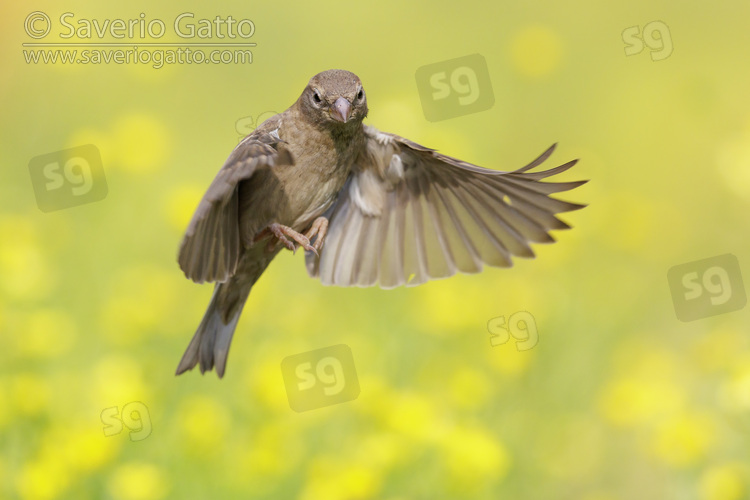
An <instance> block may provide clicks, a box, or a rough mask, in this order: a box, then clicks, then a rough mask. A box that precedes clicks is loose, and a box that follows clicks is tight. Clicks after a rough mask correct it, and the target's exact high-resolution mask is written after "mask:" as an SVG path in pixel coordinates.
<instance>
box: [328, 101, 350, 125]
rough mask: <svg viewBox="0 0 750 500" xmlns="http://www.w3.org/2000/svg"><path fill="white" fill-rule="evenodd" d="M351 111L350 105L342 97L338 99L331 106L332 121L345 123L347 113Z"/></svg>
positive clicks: (347, 116)
mask: <svg viewBox="0 0 750 500" xmlns="http://www.w3.org/2000/svg"><path fill="white" fill-rule="evenodd" d="M351 109H352V105H351V103H350V102H349V101H347V100H346V99H344V98H343V97H339V98H338V99H336V102H334V103H333V106H331V116H332V117H333V119H334V120H338V121H340V122H341V123H346V122H347V120H349V112H350V111H351Z"/></svg>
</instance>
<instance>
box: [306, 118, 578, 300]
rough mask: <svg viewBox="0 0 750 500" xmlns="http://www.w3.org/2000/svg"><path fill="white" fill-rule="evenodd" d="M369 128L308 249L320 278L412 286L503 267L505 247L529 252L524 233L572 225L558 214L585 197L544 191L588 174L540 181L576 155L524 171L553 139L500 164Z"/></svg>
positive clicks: (532, 237) (507, 262)
mask: <svg viewBox="0 0 750 500" xmlns="http://www.w3.org/2000/svg"><path fill="white" fill-rule="evenodd" d="M366 135H367V154H366V155H365V157H364V158H363V159H362V161H361V162H360V163H359V164H358V165H357V166H356V167H355V169H354V172H353V174H352V176H351V177H350V178H349V180H348V181H347V184H346V185H345V186H344V188H343V190H342V191H341V193H340V195H339V197H338V200H337V201H336V203H335V205H334V206H333V207H332V208H331V210H330V211H329V215H330V226H329V229H328V235H327V237H326V240H325V244H324V246H323V249H322V251H321V253H320V258H319V259H318V258H317V257H315V256H314V255H312V254H309V255H307V256H306V259H307V268H308V272H309V273H310V275H311V276H313V277H316V276H319V277H320V280H321V282H322V283H323V284H324V285H337V286H362V287H365V286H372V285H375V284H379V285H380V286H381V287H383V288H392V287H396V286H399V285H403V284H406V285H407V286H413V285H418V284H420V283H424V282H426V281H427V280H430V279H436V278H444V277H447V276H451V275H453V274H455V273H456V272H457V271H460V272H464V273H476V272H479V271H480V270H481V269H482V266H483V264H487V265H490V266H497V267H509V266H511V265H512V263H511V256H514V255H515V256H519V257H533V256H534V253H533V251H532V250H531V247H530V246H529V243H531V242H539V243H543V242H552V241H554V239H553V238H552V237H551V236H550V235H549V231H550V230H552V229H567V228H569V227H570V226H568V225H567V224H566V223H565V222H562V221H561V220H559V219H557V218H556V217H555V214H557V213H560V212H567V211H569V210H576V209H579V208H582V207H583V206H584V205H578V204H574V203H568V202H565V201H561V200H557V199H554V198H551V197H550V196H549V195H550V194H552V193H557V192H561V191H567V190H569V189H573V188H575V187H577V186H580V185H581V184H584V183H585V182H586V181H577V182H559V183H548V182H539V181H540V180H542V179H544V178H546V177H550V176H552V175H555V174H558V173H560V172H564V171H566V170H568V169H569V168H570V167H572V166H573V165H575V163H576V161H577V160H573V161H570V162H568V163H566V164H564V165H561V166H559V167H556V168H552V169H549V170H545V171H541V172H534V173H530V172H529V170H531V169H532V168H534V167H536V166H538V165H540V164H541V163H543V162H544V160H546V159H547V158H548V157H549V156H550V155H551V154H552V151H553V150H554V148H555V146H554V145H553V146H552V147H550V148H549V149H548V150H547V151H545V152H544V153H543V154H542V155H541V156H540V157H539V158H537V159H536V160H534V161H533V162H531V163H530V164H529V165H527V166H525V167H523V168H520V169H518V170H516V171H513V172H501V171H496V170H489V169H485V168H482V167H478V166H476V165H472V164H470V163H466V162H463V161H461V160H457V159H455V158H451V157H449V156H445V155H443V154H440V153H438V152H437V151H435V150H432V149H429V148H426V147H424V146H420V145H419V144H416V143H414V142H411V141H409V140H408V139H404V138H402V137H399V136H396V135H392V134H385V133H382V132H379V131H377V130H376V129H374V128H372V127H366Z"/></svg>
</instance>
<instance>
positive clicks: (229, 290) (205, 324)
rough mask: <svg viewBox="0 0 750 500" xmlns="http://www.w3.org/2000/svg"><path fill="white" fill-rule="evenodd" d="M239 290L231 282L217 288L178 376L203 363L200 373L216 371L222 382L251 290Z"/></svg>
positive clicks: (178, 367)
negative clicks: (230, 350)
mask: <svg viewBox="0 0 750 500" xmlns="http://www.w3.org/2000/svg"><path fill="white" fill-rule="evenodd" d="M238 288H240V287H237V284H236V283H233V282H232V280H230V281H228V282H226V283H218V284H217V285H216V287H215V288H214V294H213V296H212V297H211V303H209V304H208V309H207V310H206V314H205V315H204V316H203V321H201V324H200V326H198V330H197V331H196V332H195V335H193V340H191V341H190V344H189V345H188V347H187V350H186V351H185V354H183V355H182V359H181V360H180V364H179V365H178V366H177V373H176V375H180V374H181V373H184V372H186V371H188V370H192V369H193V368H194V367H195V365H197V364H199V363H200V369H201V373H205V372H207V371H210V370H211V369H212V368H216V374H217V375H218V376H219V378H221V377H223V376H224V370H225V368H226V365H227V355H228V354H229V344H231V342H232V336H233V335H234V330H235V328H237V322H238V321H239V319H240V314H241V313H242V308H243V306H244V305H245V301H246V300H247V296H248V295H249V294H250V288H251V287H249V286H247V287H241V289H239V290H238Z"/></svg>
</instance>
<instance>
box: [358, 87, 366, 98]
mask: <svg viewBox="0 0 750 500" xmlns="http://www.w3.org/2000/svg"><path fill="white" fill-rule="evenodd" d="M364 96H365V91H364V90H362V89H359V92H357V99H359V100H360V101H361V100H362V98H363V97H364Z"/></svg>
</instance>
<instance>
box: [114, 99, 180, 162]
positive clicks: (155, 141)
mask: <svg viewBox="0 0 750 500" xmlns="http://www.w3.org/2000/svg"><path fill="white" fill-rule="evenodd" d="M112 140H113V143H112V146H113V152H112V162H113V164H114V165H115V166H118V167H121V168H123V169H125V170H127V171H129V172H132V173H136V174H143V173H146V172H150V171H152V170H156V169H159V168H161V167H163V166H164V163H165V162H166V160H167V158H168V157H169V155H170V153H171V148H172V146H171V137H170V135H169V133H168V131H167V128H166V127H165V126H164V124H163V123H162V122H161V121H160V120H158V119H157V118H155V117H153V116H151V115H147V114H143V113H140V114H129V115H123V116H121V117H119V118H118V119H117V120H116V121H115V123H114V125H113V129H112Z"/></svg>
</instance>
